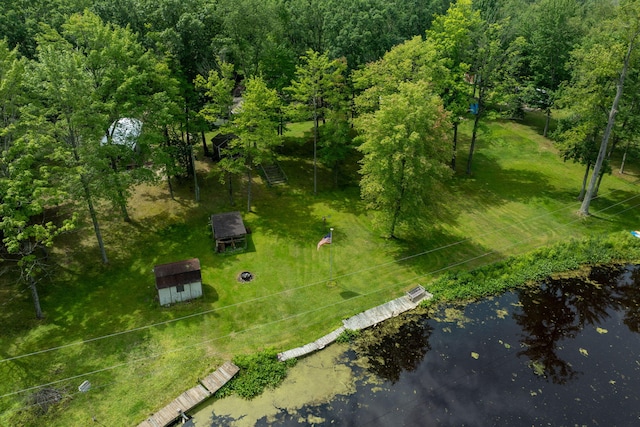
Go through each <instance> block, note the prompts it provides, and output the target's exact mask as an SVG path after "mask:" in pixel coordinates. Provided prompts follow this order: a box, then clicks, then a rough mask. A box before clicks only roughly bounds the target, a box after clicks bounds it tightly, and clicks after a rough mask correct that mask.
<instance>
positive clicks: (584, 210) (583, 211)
mask: <svg viewBox="0 0 640 427" xmlns="http://www.w3.org/2000/svg"><path fill="white" fill-rule="evenodd" d="M637 36H638V32H636V33H635V34H634V35H633V37H632V38H631V41H630V42H629V47H628V48H627V54H626V55H625V57H624V65H623V67H622V71H621V72H620V79H619V80H618V84H617V85H616V86H617V87H616V97H615V98H614V99H613V104H612V105H611V111H610V112H609V120H608V122H607V127H606V129H605V131H604V135H602V142H601V143H600V151H599V152H598V159H597V160H596V164H595V166H594V167H593V174H592V175H591V181H590V182H589V187H588V188H587V193H586V194H585V197H584V200H583V201H582V205H581V206H580V210H579V211H578V214H580V215H583V216H587V215H589V204H590V203H591V199H592V197H593V194H594V189H595V186H596V181H597V179H598V175H600V169H601V168H602V162H603V161H604V157H605V154H606V153H607V144H608V143H609V137H610V136H611V130H612V129H613V124H614V123H615V121H616V114H617V113H618V104H619V103H620V98H622V91H623V89H624V79H625V77H626V75H627V69H628V68H629V59H630V57H631V52H632V51H633V44H634V41H635V38H636V37H637Z"/></svg>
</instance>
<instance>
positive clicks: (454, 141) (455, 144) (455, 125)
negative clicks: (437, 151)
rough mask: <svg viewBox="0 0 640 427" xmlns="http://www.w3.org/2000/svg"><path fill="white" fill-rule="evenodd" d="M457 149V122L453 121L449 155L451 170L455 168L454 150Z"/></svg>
mask: <svg viewBox="0 0 640 427" xmlns="http://www.w3.org/2000/svg"><path fill="white" fill-rule="evenodd" d="M457 150H458V122H454V123H453V153H452V155H451V170H453V171H454V172H455V170H456V151H457Z"/></svg>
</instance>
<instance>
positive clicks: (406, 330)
mask: <svg viewBox="0 0 640 427" xmlns="http://www.w3.org/2000/svg"><path fill="white" fill-rule="evenodd" d="M432 331H433V328H432V327H431V326H429V325H428V324H427V323H426V322H424V321H423V320H422V318H421V316H419V315H409V316H400V317H396V318H393V319H390V320H387V321H385V322H384V323H382V325H381V326H380V327H377V328H373V329H369V330H366V331H365V332H364V333H363V334H362V335H361V336H360V337H359V338H358V340H357V342H356V345H355V350H356V352H357V353H358V356H360V357H366V358H367V360H368V370H369V371H370V372H372V373H373V374H376V375H377V376H379V377H380V378H383V379H385V380H388V381H391V382H392V383H395V382H396V381H398V380H399V379H400V374H401V373H402V371H403V370H406V371H413V370H415V369H416V368H417V367H418V366H419V365H420V363H421V362H422V359H423V358H424V355H425V354H426V353H427V351H429V350H430V349H431V346H430V345H429V336H430V335H431V332H432Z"/></svg>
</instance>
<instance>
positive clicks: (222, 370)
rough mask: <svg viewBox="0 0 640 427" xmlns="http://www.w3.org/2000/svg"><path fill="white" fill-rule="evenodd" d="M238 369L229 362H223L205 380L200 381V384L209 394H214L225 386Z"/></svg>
mask: <svg viewBox="0 0 640 427" xmlns="http://www.w3.org/2000/svg"><path fill="white" fill-rule="evenodd" d="M239 370H240V368H238V367H237V366H236V365H234V364H233V363H231V362H225V363H224V364H223V365H222V366H221V367H219V368H218V369H216V371H215V372H213V373H211V374H209V375H208V376H206V377H205V378H203V379H201V380H200V383H201V384H202V385H203V386H205V387H206V389H207V390H209V392H211V394H213V393H215V392H216V391H218V390H219V389H220V387H222V386H223V385H225V384H226V383H227V382H229V380H230V379H231V378H233V376H234V375H235V374H237V373H238V371H239Z"/></svg>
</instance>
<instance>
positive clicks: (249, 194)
mask: <svg viewBox="0 0 640 427" xmlns="http://www.w3.org/2000/svg"><path fill="white" fill-rule="evenodd" d="M249 212H251V168H247V213H249Z"/></svg>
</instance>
